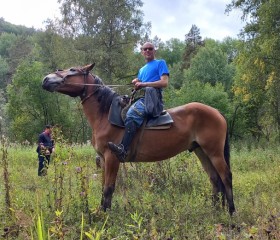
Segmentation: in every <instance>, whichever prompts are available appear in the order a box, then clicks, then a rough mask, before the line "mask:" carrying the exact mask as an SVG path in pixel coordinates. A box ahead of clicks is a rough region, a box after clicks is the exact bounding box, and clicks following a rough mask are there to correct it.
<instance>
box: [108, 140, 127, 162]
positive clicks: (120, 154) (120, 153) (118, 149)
mask: <svg viewBox="0 0 280 240" xmlns="http://www.w3.org/2000/svg"><path fill="white" fill-rule="evenodd" d="M108 147H109V149H110V150H111V151H112V153H114V154H115V155H116V157H117V158H118V160H119V161H120V162H125V159H126V157H127V152H126V151H125V150H124V146H123V145H122V144H118V145H117V144H114V143H112V142H108Z"/></svg>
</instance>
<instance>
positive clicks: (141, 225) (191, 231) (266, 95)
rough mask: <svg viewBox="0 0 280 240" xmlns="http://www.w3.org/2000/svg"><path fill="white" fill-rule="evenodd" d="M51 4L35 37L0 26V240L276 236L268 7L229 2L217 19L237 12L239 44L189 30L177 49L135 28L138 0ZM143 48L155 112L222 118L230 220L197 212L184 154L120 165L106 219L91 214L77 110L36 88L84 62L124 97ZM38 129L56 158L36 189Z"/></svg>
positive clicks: (277, 51)
mask: <svg viewBox="0 0 280 240" xmlns="http://www.w3.org/2000/svg"><path fill="white" fill-rule="evenodd" d="M59 2H60V4H61V6H60V13H61V18H60V19H48V20H47V21H46V28H45V29H44V30H42V29H34V28H27V27H25V26H21V25H14V24H12V23H9V22H7V21H5V19H4V18H0V133H1V134H0V136H1V139H0V143H1V144H0V162H1V179H3V181H2V182H3V185H2V184H1V185H0V199H1V202H2V201H3V202H4V204H3V206H2V207H0V218H1V219H2V220H3V221H2V225H0V226H1V227H0V231H4V233H3V234H2V233H1V234H2V236H4V237H6V239H40V240H41V239H95V240H98V239H155V240H156V239H168V240H171V239H174V240H175V239H220V240H222V239H278V237H279V236H280V233H279V226H280V221H279V219H280V218H279V203H278V200H277V199H279V176H280V174H279V171H280V170H279V147H278V145H279V141H280V95H279V90H280V57H279V56H280V44H279V43H280V4H279V1H277V0H269V1H262V0H259V1H249V0H232V1H231V3H230V4H228V5H227V7H226V9H225V12H226V13H228V14H230V13H231V11H233V10H234V9H238V10H240V11H241V12H242V16H241V18H242V20H243V21H244V22H245V23H246V24H245V26H244V28H243V29H241V31H240V34H239V36H238V38H236V39H235V38H231V37H226V38H225V39H223V40H221V41H217V40H214V39H211V38H205V39H203V38H202V37H201V35H200V29H199V26H196V25H195V24H192V27H191V28H190V29H189V31H188V32H186V33H185V39H184V40H180V39H176V38H171V39H169V40H168V41H162V40H161V39H160V37H159V36H156V37H154V38H150V29H151V27H152V23H151V22H144V20H143V16H144V13H143V11H142V10H141V7H142V5H143V3H142V1H141V0H114V1H113V0H103V1H102V4H100V1H97V0H91V1H88V0H75V1H74V0H61V1H59ZM147 41H149V42H152V43H153V44H154V45H155V47H156V49H157V52H156V57H157V58H158V59H164V60H165V61H166V62H167V64H168V67H169V70H170V78H169V86H168V87H167V88H166V89H165V90H164V93H163V96H164V104H165V108H166V109H167V108H171V107H175V106H179V105H183V104H186V103H190V102H201V103H204V104H207V105H210V106H212V107H214V108H216V109H218V110H219V111H220V112H221V113H222V114H223V115H224V116H225V117H226V119H227V123H228V132H229V136H230V142H231V148H232V159H233V164H232V168H233V170H232V171H233V176H234V180H233V181H234V192H235V193H236V199H237V200H236V202H237V209H238V210H237V215H235V216H234V217H233V218H229V216H228V215H227V213H226V212H225V213H223V214H220V215H219V214H217V212H216V211H215V210H214V209H213V208H211V207H210V206H209V205H208V201H209V198H211V197H210V195H211V190H210V186H208V185H206V184H205V182H207V183H208V182H209V181H208V180H207V175H206V174H205V173H204V172H203V170H202V168H201V166H200V165H199V163H198V162H197V159H196V158H195V157H194V156H193V155H190V154H189V153H182V154H180V155H178V156H177V157H174V160H177V161H167V163H166V162H164V163H156V164H151V165H142V164H139V165H137V166H132V165H131V166H129V165H124V166H123V167H122V169H121V170H120V173H119V176H118V187H117V189H116V194H115V198H116V200H114V201H113V207H112V212H109V214H108V213H103V212H100V211H99V210H98V206H99V204H100V202H99V195H100V196H101V186H100V183H99V182H98V181H97V178H99V176H101V175H102V173H101V170H100V169H99V168H98V167H97V166H96V165H95V161H94V159H95V156H96V153H95V152H94V150H93V148H92V147H90V146H89V145H90V141H91V134H92V132H91V129H90V127H89V124H88V122H87V120H86V118H85V116H84V114H83V110H82V107H81V101H80V99H79V98H69V96H65V95H63V94H57V93H49V92H47V91H45V90H43V89H42V80H43V77H44V76H46V75H47V74H48V73H51V72H54V71H55V70H57V69H67V68H70V67H77V66H84V65H87V64H91V63H95V67H94V69H93V73H94V74H95V75H98V76H99V77H100V78H101V79H102V81H103V82H104V83H105V84H106V85H115V86H116V87H113V90H114V91H116V92H117V93H119V94H127V95H129V94H130V93H131V86H129V85H128V83H130V82H131V80H132V79H133V78H134V77H135V76H136V75H137V72H138V70H139V68H140V67H141V66H142V65H143V64H144V60H143V57H142V56H141V54H140V46H141V44H143V43H144V42H147ZM46 124H51V125H53V126H55V129H56V131H58V133H57V135H56V141H57V146H58V149H57V151H56V153H55V156H54V159H53V162H52V165H51V166H50V169H49V170H48V176H46V178H44V179H43V180H42V182H39V181H38V180H37V179H36V177H37V176H36V174H35V172H36V167H37V159H36V154H35V148H36V147H35V145H36V142H37V138H38V134H39V133H40V132H41V131H42V130H43V127H44V126H45V125H46ZM31 152H32V154H30V153H31ZM183 159H184V160H185V159H187V160H188V163H186V162H184V161H183ZM25 161H26V162H25ZM23 183H25V184H23ZM182 191H183V192H184V193H183V194H182ZM27 193H28V194H27ZM185 201H186V202H187V205H186V204H185ZM206 202H207V203H206ZM142 203H143V204H142ZM156 203H159V204H156ZM144 206H145V207H144ZM206 215H207V216H209V218H205V216H206ZM169 218H170V219H169ZM169 220H170V221H169ZM171 220H172V221H171ZM122 222H124V225H123V226H120V225H118V223H122ZM9 237H10V238H9ZM85 237H87V238H85Z"/></svg>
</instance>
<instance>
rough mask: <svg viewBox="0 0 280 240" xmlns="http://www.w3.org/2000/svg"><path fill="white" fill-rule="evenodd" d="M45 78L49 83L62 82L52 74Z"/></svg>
mask: <svg viewBox="0 0 280 240" xmlns="http://www.w3.org/2000/svg"><path fill="white" fill-rule="evenodd" d="M46 78H48V81H50V82H57V81H61V80H62V78H61V77H60V76H58V75H57V74H54V73H50V74H49V75H47V76H46Z"/></svg>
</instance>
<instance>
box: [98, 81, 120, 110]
mask: <svg viewBox="0 0 280 240" xmlns="http://www.w3.org/2000/svg"><path fill="white" fill-rule="evenodd" d="M94 78H95V84H98V85H101V86H99V87H98V90H97V91H96V93H95V96H96V99H97V101H98V102H99V112H100V114H104V113H108V112H109V109H110V106H111V103H112V101H113V98H114V97H115V96H116V95H118V94H117V93H116V92H114V91H113V90H112V89H111V88H109V87H107V86H106V85H104V83H103V82H102V80H101V79H100V78H99V77H98V76H94Z"/></svg>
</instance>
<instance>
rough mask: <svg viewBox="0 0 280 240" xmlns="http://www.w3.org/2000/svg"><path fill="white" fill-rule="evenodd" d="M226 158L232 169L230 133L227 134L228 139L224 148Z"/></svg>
mask: <svg viewBox="0 0 280 240" xmlns="http://www.w3.org/2000/svg"><path fill="white" fill-rule="evenodd" d="M224 157H225V160H226V163H227V165H228V167H229V169H230V146H229V134H228V131H227V133H226V139H225V147H224Z"/></svg>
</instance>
